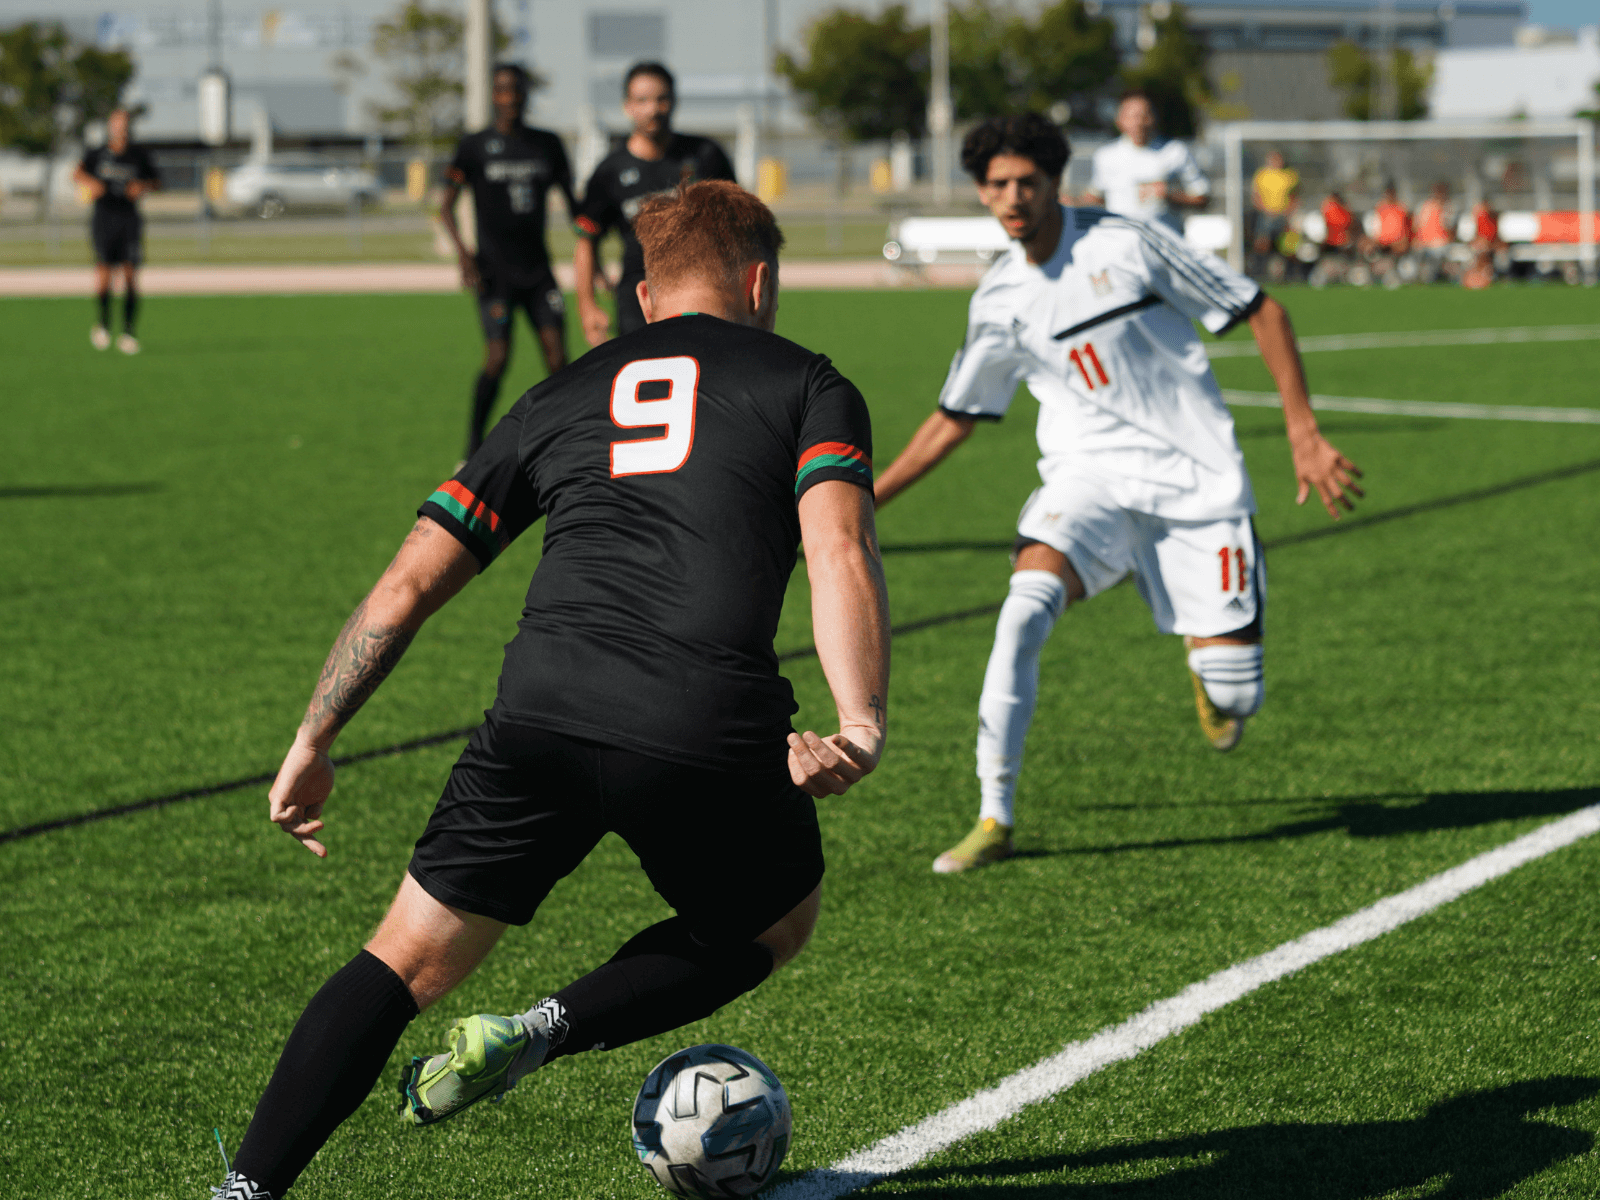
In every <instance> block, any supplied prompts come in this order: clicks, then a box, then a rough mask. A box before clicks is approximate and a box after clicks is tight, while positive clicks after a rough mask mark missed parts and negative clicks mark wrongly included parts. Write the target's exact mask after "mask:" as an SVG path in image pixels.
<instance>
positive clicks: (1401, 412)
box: [1222, 388, 1600, 425]
mask: <svg viewBox="0 0 1600 1200" xmlns="http://www.w3.org/2000/svg"><path fill="white" fill-rule="evenodd" d="M1222 398H1223V399H1224V400H1226V401H1227V402H1228V403H1229V404H1238V405H1241V406H1244V407H1247V408H1282V407H1283V401H1281V400H1280V399H1278V394H1277V393H1276V392H1239V391H1234V390H1233V389H1232V388H1223V389H1222ZM1311 407H1312V408H1315V409H1320V410H1323V411H1326V412H1354V413H1379V414H1382V415H1384V416H1391V417H1461V418H1465V419H1467V420H1469V421H1542V422H1553V423H1555V424H1562V425H1600V408H1537V407H1534V406H1532V405H1522V404H1454V403H1449V402H1441V401H1437V400H1373V399H1371V398H1369V397H1367V396H1313V397H1311Z"/></svg>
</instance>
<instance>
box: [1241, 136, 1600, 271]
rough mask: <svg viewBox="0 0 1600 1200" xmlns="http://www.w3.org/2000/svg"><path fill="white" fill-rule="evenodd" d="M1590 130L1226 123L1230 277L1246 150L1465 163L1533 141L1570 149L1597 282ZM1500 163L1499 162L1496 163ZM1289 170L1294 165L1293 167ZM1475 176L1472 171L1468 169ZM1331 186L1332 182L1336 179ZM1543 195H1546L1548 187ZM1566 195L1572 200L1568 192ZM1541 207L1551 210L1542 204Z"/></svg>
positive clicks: (1582, 244) (1582, 246) (1583, 234)
mask: <svg viewBox="0 0 1600 1200" xmlns="http://www.w3.org/2000/svg"><path fill="white" fill-rule="evenodd" d="M1594 134H1595V125H1594V122H1593V121H1590V120H1587V119H1584V118H1577V117H1575V118H1571V119H1567V120H1515V121H1230V122H1226V123H1219V124H1217V125H1216V126H1214V127H1213V133H1212V139H1213V144H1215V139H1218V138H1220V140H1221V142H1222V151H1223V168H1224V172H1225V182H1224V188H1223V195H1224V202H1225V204H1226V206H1227V217H1228V221H1229V224H1230V226H1231V237H1230V239H1229V244H1228V262H1229V264H1230V265H1232V266H1233V267H1234V268H1235V269H1236V270H1243V269H1244V264H1245V220H1246V215H1247V213H1248V211H1249V203H1250V197H1249V184H1248V181H1247V179H1246V175H1245V146H1246V144H1247V143H1256V144H1262V143H1267V144H1271V145H1272V146H1274V147H1275V148H1282V147H1284V146H1292V145H1296V144H1298V145H1306V144H1307V143H1310V144H1313V145H1315V144H1321V145H1323V146H1324V147H1332V146H1334V145H1336V144H1339V143H1344V144H1346V145H1350V146H1371V147H1381V146H1382V144H1384V143H1389V144H1391V145H1396V146H1400V145H1407V144H1409V145H1412V146H1415V145H1416V144H1417V143H1424V142H1436V143H1454V144H1455V146H1456V148H1457V154H1458V155H1463V156H1465V159H1466V160H1471V159H1472V158H1473V157H1474V156H1476V157H1477V158H1483V157H1485V156H1486V155H1487V153H1488V148H1489V147H1504V146H1507V145H1518V144H1520V145H1526V144H1527V143H1530V142H1533V141H1535V140H1541V139H1542V140H1545V141H1551V140H1554V141H1556V142H1564V141H1570V142H1574V143H1576V150H1577V153H1576V155H1575V162H1574V168H1575V169H1574V171H1573V174H1575V175H1576V184H1577V188H1576V192H1577V194H1576V201H1577V206H1576V207H1577V212H1578V222H1577V224H1578V230H1577V243H1576V254H1577V259H1578V265H1579V267H1580V269H1581V270H1582V273H1583V278H1584V281H1585V282H1586V283H1589V284H1593V283H1594V282H1595V258H1596V256H1595V241H1596V227H1595V156H1594ZM1500 157H1503V156H1500ZM1290 165H1294V164H1293V163H1291V164H1290ZM1474 170H1476V166H1475V165H1474ZM1329 182H1338V181H1337V180H1336V179H1334V180H1330V181H1329ZM1544 191H1545V193H1546V194H1548V192H1549V185H1548V181H1545V185H1544ZM1569 194H1570V193H1569ZM1540 207H1549V205H1542V206H1540Z"/></svg>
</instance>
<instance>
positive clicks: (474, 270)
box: [456, 250, 483, 292]
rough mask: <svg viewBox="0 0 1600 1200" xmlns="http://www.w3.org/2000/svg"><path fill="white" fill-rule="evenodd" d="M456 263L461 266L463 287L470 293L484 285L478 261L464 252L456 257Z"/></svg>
mask: <svg viewBox="0 0 1600 1200" xmlns="http://www.w3.org/2000/svg"><path fill="white" fill-rule="evenodd" d="M456 261H457V262H459V263H460V264H461V286H462V287H464V288H465V289H466V290H467V291H469V292H475V291H477V290H478V288H479V286H480V285H481V284H482V283H483V276H482V275H480V274H479V273H478V260H477V259H475V258H473V257H472V255H470V254H468V253H467V252H466V251H465V250H463V251H462V252H461V253H460V254H458V255H456Z"/></svg>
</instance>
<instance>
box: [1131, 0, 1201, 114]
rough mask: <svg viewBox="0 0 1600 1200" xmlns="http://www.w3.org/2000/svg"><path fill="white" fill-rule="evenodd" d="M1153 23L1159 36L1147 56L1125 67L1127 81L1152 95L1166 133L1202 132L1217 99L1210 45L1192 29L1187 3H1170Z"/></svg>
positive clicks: (1152, 101)
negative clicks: (1214, 97)
mask: <svg viewBox="0 0 1600 1200" xmlns="http://www.w3.org/2000/svg"><path fill="white" fill-rule="evenodd" d="M1151 7H1152V8H1157V7H1158V6H1157V5H1152V6H1151ZM1151 24H1152V27H1153V28H1152V32H1153V34H1154V40H1153V42H1152V43H1151V44H1150V48H1149V49H1148V50H1146V51H1145V54H1144V57H1143V58H1142V59H1140V60H1139V61H1138V62H1137V63H1130V64H1129V65H1128V66H1127V67H1124V68H1123V71H1122V80H1123V83H1124V85H1125V86H1127V87H1129V88H1137V89H1139V90H1140V91H1142V92H1144V93H1145V94H1146V95H1147V96H1149V97H1150V106H1151V107H1152V108H1153V109H1154V110H1155V115H1156V127H1157V128H1158V129H1160V130H1161V132H1162V133H1164V134H1166V136H1168V137H1175V138H1192V137H1193V136H1194V135H1195V134H1196V133H1198V132H1199V129H1200V114H1201V113H1202V112H1204V110H1205V105H1206V103H1207V102H1208V101H1209V100H1210V99H1211V81H1210V79H1209V78H1208V77H1207V75H1206V48H1205V44H1204V43H1203V42H1201V41H1200V39H1199V38H1197V37H1196V36H1195V35H1194V33H1193V32H1192V31H1191V30H1190V28H1189V22H1188V14H1187V13H1186V12H1185V11H1184V7H1183V5H1181V4H1171V3H1169V4H1167V5H1166V15H1165V16H1164V17H1159V18H1156V19H1155V20H1153V21H1152V22H1151ZM1142 44H1143V43H1141V45H1142Z"/></svg>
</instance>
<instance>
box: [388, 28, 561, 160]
mask: <svg viewBox="0 0 1600 1200" xmlns="http://www.w3.org/2000/svg"><path fill="white" fill-rule="evenodd" d="M465 41H466V21H465V19H464V18H463V17H462V16H461V14H460V13H458V12H457V11H456V10H455V9H454V8H429V7H428V6H427V5H426V4H425V3H423V0H406V3H405V4H403V5H401V6H400V9H399V10H398V11H397V12H396V13H395V14H394V15H393V16H392V17H389V18H388V19H386V20H383V21H379V22H378V23H377V24H376V25H374V26H373V28H372V52H373V54H374V55H375V56H376V57H377V58H379V59H381V60H382V61H384V62H386V63H389V64H391V65H392V66H393V67H394V73H393V74H392V75H390V77H389V82H390V83H391V84H393V85H394V89H395V91H397V92H399V93H400V103H399V104H396V105H393V106H385V105H381V104H374V105H372V114H373V115H374V116H375V117H377V118H378V120H380V121H382V122H383V123H384V124H385V125H389V126H393V127H397V128H398V129H399V130H400V132H401V134H402V136H403V137H404V138H405V140H406V141H407V142H409V143H410V144H411V145H413V146H415V147H417V149H419V150H423V151H425V152H428V153H430V154H431V152H432V151H434V150H442V149H448V148H449V147H450V145H451V144H452V143H453V142H454V141H455V139H456V138H457V137H459V136H460V135H461V125H462V112H461V99H462V95H463V94H464V93H465V91H466V84H465V79H466V74H467V63H466V46H465ZM489 44H490V45H491V46H492V47H493V49H494V52H495V53H497V54H498V53H499V52H500V51H502V50H504V49H505V48H506V47H507V46H509V45H510V44H511V39H510V38H509V37H507V36H506V34H505V32H504V31H503V30H502V29H501V28H500V25H499V22H494V23H493V24H491V26H490V31H489ZM544 84H545V80H544V78H543V77H542V76H540V75H538V74H537V73H536V72H533V71H530V72H528V90H529V91H530V92H534V91H538V90H539V89H540V88H542V87H543V86H544Z"/></svg>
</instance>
